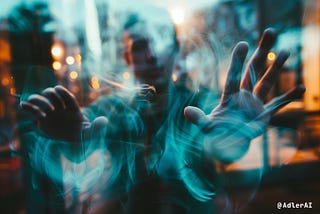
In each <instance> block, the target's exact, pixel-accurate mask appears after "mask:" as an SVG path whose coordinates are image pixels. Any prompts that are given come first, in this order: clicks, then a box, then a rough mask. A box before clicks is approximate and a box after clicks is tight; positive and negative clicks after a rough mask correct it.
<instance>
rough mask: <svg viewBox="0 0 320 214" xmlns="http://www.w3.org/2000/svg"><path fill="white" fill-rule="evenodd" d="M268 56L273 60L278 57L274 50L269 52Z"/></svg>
mask: <svg viewBox="0 0 320 214" xmlns="http://www.w3.org/2000/svg"><path fill="white" fill-rule="evenodd" d="M267 57H268V60H270V61H273V60H275V59H276V54H275V53H273V52H269V53H268V56H267Z"/></svg>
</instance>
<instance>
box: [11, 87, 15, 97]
mask: <svg viewBox="0 0 320 214" xmlns="http://www.w3.org/2000/svg"><path fill="white" fill-rule="evenodd" d="M10 95H12V96H14V95H16V89H15V88H10Z"/></svg>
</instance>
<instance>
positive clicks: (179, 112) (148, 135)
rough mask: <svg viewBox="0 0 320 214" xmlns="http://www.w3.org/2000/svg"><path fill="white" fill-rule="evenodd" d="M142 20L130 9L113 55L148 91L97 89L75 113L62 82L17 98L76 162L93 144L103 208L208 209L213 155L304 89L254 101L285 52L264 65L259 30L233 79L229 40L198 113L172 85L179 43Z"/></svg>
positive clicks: (247, 136) (240, 51) (224, 159)
mask: <svg viewBox="0 0 320 214" xmlns="http://www.w3.org/2000/svg"><path fill="white" fill-rule="evenodd" d="M141 15H142V14H141ZM150 21H151V20H149V19H147V20H141V19H140V18H139V16H135V17H132V19H131V20H129V21H128V22H127V24H126V25H125V33H124V37H123V39H124V52H123V58H124V60H125V62H126V63H127V65H128V67H129V68H131V70H132V72H133V74H134V77H135V80H136V82H137V84H138V85H140V86H146V85H147V86H149V87H147V88H149V90H147V91H144V90H143V87H142V91H140V92H141V93H137V95H136V96H135V97H134V99H126V98H125V97H123V96H117V95H115V96H109V97H102V98H100V99H99V100H97V102H95V103H94V104H92V105H91V106H89V107H88V108H86V109H84V110H83V111H82V110H81V109H80V107H79V105H78V104H77V101H76V100H75V98H74V96H73V95H72V94H71V93H70V92H69V91H68V90H66V89H65V88H63V87H62V86H56V87H54V88H48V89H46V90H44V91H43V93H42V94H40V95H32V96H30V97H29V99H28V100H27V101H26V102H23V103H21V106H22V107H23V108H24V109H25V110H28V111H29V112H31V113H33V115H34V116H35V117H36V119H37V121H38V127H39V128H40V130H41V131H43V132H44V134H43V136H44V138H52V139H57V140H61V141H63V142H67V143H68V144H66V145H63V146H61V147H63V148H62V149H61V150H60V151H61V154H62V155H64V156H66V157H67V158H68V159H70V160H71V161H73V162H81V161H83V160H85V159H87V158H89V156H90V154H92V153H93V152H95V151H97V150H102V151H105V152H106V153H108V154H109V156H108V157H110V160H109V161H110V164H111V173H110V176H109V177H108V179H107V180H108V182H106V183H107V184H106V186H104V187H105V188H106V191H105V192H104V194H105V195H107V196H111V198H113V199H114V200H113V201H112V202H110V203H109V204H108V206H109V209H110V207H112V208H114V209H115V210H113V211H115V212H128V213H193V212H195V211H197V212H201V211H203V212H209V213H210V212H211V209H212V208H210V203H205V202H206V201H210V200H211V199H212V197H213V195H214V193H215V191H216V190H217V189H218V188H219V182H218V177H217V173H216V172H215V169H214V165H215V163H216V162H219V163H222V164H228V163H230V162H233V161H235V160H237V159H239V158H240V157H242V156H243V155H244V154H245V153H246V151H247V149H248V147H249V144H250V140H252V139H253V138H255V137H257V136H259V135H260V134H261V133H263V131H264V129H265V127H266V126H267V124H268V121H269V119H270V117H271V116H272V114H274V113H275V112H276V111H277V110H278V109H279V108H281V107H282V106H284V105H285V104H287V103H289V102H290V101H291V100H293V99H295V98H297V97H299V96H300V95H301V94H302V93H303V92H304V87H303V86H298V87H296V88H294V89H292V90H291V91H289V92H287V93H286V94H284V95H282V96H280V97H277V98H275V99H273V100H272V101H271V102H269V103H267V104H265V105H264V99H265V98H266V96H267V93H268V92H269V90H270V89H271V87H272V85H273V83H274V81H275V79H276V78H275V77H276V75H277V71H278V70H279V69H280V68H281V67H282V65H283V64H284V62H285V61H286V59H287V58H288V56H289V54H288V53H287V52H286V51H281V52H280V53H279V54H278V57H277V59H276V60H275V62H274V63H273V64H272V65H271V66H269V67H268V68H267V69H265V61H266V56H267V54H268V52H269V51H270V49H271V47H272V46H273V44H274V42H275V39H276V34H275V33H274V31H272V30H270V29H269V30H266V31H265V32H264V34H263V35H262V38H261V41H260V43H259V46H258V48H257V50H256V52H255V53H254V54H253V56H252V57H251V59H250V60H249V62H248V64H247V66H246V67H245V71H244V74H243V77H242V67H243V63H244V61H245V58H246V55H247V52H248V45H247V43H245V42H240V43H238V44H237V45H236V47H235V48H234V50H233V53H232V58H231V63H230V67H229V71H228V75H227V79H226V84H225V88H224V90H223V93H222V96H221V99H220V101H219V104H218V105H217V107H215V108H213V109H210V111H208V113H207V114H206V113H204V111H202V110H201V109H200V108H202V109H204V108H205V106H204V107H203V106H201V105H200V104H199V103H201V99H202V98H201V97H200V98H199V96H198V95H197V94H194V93H191V92H190V91H188V90H186V89H184V88H178V87H175V86H174V84H173V83H172V80H171V75H172V70H173V67H174V63H175V57H176V56H177V53H178V50H179V43H178V41H177V39H176V36H175V29H174V26H173V25H172V24H171V25H170V24H167V25H165V29H166V33H167V34H166V36H162V37H161V36H159V34H160V33H161V32H159V30H161V29H162V28H161V29H159V28H156V27H157V26H156V25H154V23H152V22H151V24H150V25H149V24H148V23H149V22H150ZM162 30H163V29H162ZM212 99H215V98H214V97H213V98H212ZM195 106H197V107H195ZM198 107H200V108H198ZM104 170H105V169H104ZM111 204H112V205H111ZM115 207H116V208H115ZM105 209H106V210H108V209H107V208H106V207H105Z"/></svg>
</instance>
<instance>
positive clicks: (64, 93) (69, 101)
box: [54, 85, 80, 111]
mask: <svg viewBox="0 0 320 214" xmlns="http://www.w3.org/2000/svg"><path fill="white" fill-rule="evenodd" d="M54 89H55V91H56V92H57V93H58V95H59V96H60V97H61V98H62V100H63V102H64V104H65V107H66V108H68V109H70V110H75V111H78V110H79V108H80V107H79V105H78V102H77V101H76V98H75V97H74V95H73V94H71V93H70V92H69V91H68V90H67V89H66V88H64V87H62V86H59V85H58V86H56V87H55V88H54Z"/></svg>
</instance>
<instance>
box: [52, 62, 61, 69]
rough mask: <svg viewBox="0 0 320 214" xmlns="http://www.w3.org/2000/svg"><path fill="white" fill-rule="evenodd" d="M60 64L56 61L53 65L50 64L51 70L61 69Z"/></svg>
mask: <svg viewBox="0 0 320 214" xmlns="http://www.w3.org/2000/svg"><path fill="white" fill-rule="evenodd" d="M61 66H62V65H61V63H60V62H58V61H54V62H53V63H52V68H53V69H54V70H56V71H57V70H60V69H61Z"/></svg>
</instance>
